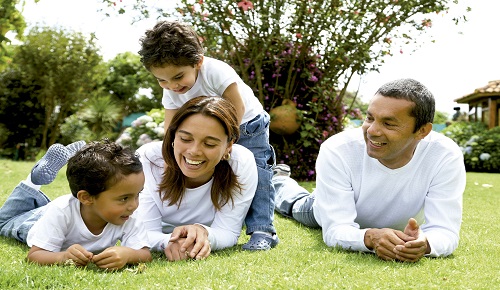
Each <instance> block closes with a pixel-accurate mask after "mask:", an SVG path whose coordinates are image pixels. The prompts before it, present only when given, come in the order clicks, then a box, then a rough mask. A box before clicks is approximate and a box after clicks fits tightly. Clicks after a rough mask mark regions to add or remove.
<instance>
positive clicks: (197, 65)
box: [195, 55, 205, 69]
mask: <svg viewBox="0 0 500 290" xmlns="http://www.w3.org/2000/svg"><path fill="white" fill-rule="evenodd" d="M204 58H205V57H204V56H203V55H201V58H200V61H199V62H198V63H197V64H196V66H195V68H196V69H200V68H201V65H202V64H203V59H204Z"/></svg>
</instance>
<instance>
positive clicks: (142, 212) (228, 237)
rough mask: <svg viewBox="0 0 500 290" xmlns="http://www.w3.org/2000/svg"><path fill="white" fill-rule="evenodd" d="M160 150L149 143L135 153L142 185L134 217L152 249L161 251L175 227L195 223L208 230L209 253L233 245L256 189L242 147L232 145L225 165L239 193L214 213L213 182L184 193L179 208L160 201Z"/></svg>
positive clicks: (252, 163)
mask: <svg viewBox="0 0 500 290" xmlns="http://www.w3.org/2000/svg"><path fill="white" fill-rule="evenodd" d="M161 149H162V142H151V143H148V144H145V145H143V146H141V147H140V148H139V149H138V150H137V152H138V153H139V154H140V158H141V162H142V165H143V168H144V175H145V177H146V182H145V184H144V190H143V191H142V193H141V195H140V199H139V208H138V209H137V210H136V211H135V213H134V215H135V216H136V217H137V218H138V219H139V220H141V221H142V222H143V223H144V226H145V227H146V229H147V231H148V237H149V239H150V242H151V246H152V249H153V250H156V251H162V250H163V249H164V247H165V246H166V245H167V244H168V241H169V240H170V233H171V232H172V230H173V228H175V227H176V226H181V225H188V224H195V223H196V224H202V225H204V226H205V228H206V229H207V230H208V239H209V241H210V244H211V248H212V249H213V250H217V249H223V248H227V247H231V246H234V245H236V243H237V242H238V237H239V236H240V233H241V228H242V226H243V221H244V219H245V216H246V214H247V212H248V209H249V207H250V204H251V203H252V199H253V197H254V195H255V190H256V188H257V180H258V176H257V165H256V164H255V159H254V157H253V154H252V152H250V150H248V149H246V148H245V147H243V146H240V145H237V144H234V145H233V147H232V152H231V159H230V160H229V164H230V166H231V168H232V169H233V171H234V173H235V174H236V176H237V177H238V181H239V182H240V184H242V187H243V190H242V192H241V193H240V192H239V191H238V192H237V193H235V195H234V206H233V205H232V203H231V202H228V203H227V204H225V205H224V206H223V207H222V208H221V210H220V211H216V210H215V207H214V206H213V204H212V200H211V197H210V190H211V187H212V182H213V179H212V180H210V181H209V182H208V183H206V184H204V185H202V186H200V187H197V188H189V189H186V192H185V194H184V196H183V198H182V202H181V204H180V205H179V206H178V205H177V204H175V205H172V206H169V205H168V202H167V201H165V202H163V201H162V200H161V199H160V194H159V191H158V184H159V183H160V181H161V177H162V174H163V171H164V161H163V158H162V154H161Z"/></svg>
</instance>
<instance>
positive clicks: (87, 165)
mask: <svg viewBox="0 0 500 290" xmlns="http://www.w3.org/2000/svg"><path fill="white" fill-rule="evenodd" d="M140 172H142V163H141V161H140V160H139V156H138V155H136V154H135V151H134V150H132V149H131V148H128V147H122V146H121V145H119V144H117V143H115V142H112V141H109V140H108V139H104V140H102V141H94V142H90V143H88V144H87V145H85V146H84V147H83V148H82V149H80V150H79V151H78V152H77V153H76V154H75V156H73V157H71V158H70V159H69V161H68V166H67V169H66V176H67V178H68V182H69V187H70V189H71V193H72V194H73V196H75V197H77V193H78V191H80V190H85V191H87V192H88V193H89V194H90V195H98V194H100V193H101V192H103V191H106V190H107V189H109V188H110V187H112V186H113V185H115V184H116V183H117V182H118V181H120V180H121V179H123V178H124V177H126V176H128V175H130V174H133V173H140Z"/></svg>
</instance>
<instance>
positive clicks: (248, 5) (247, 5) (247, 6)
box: [238, 0, 253, 11]
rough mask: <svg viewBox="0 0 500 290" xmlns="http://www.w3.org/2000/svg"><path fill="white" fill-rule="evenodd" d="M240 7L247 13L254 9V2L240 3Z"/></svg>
mask: <svg viewBox="0 0 500 290" xmlns="http://www.w3.org/2000/svg"><path fill="white" fill-rule="evenodd" d="M238 7H239V8H241V9H243V11H247V10H248V9H253V3H252V1H245V0H243V1H240V2H238Z"/></svg>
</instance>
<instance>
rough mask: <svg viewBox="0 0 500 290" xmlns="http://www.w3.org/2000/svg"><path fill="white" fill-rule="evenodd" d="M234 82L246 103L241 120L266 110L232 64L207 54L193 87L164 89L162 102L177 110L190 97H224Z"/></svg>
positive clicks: (246, 119) (247, 119)
mask: <svg viewBox="0 0 500 290" xmlns="http://www.w3.org/2000/svg"><path fill="white" fill-rule="evenodd" d="M233 83H236V84H237V85H238V90H239V92H240V95H241V98H242V99H243V103H244V104H245V114H244V115H243V120H242V122H241V123H242V124H244V123H246V122H248V121H250V120H252V119H253V118H255V117H256V116H257V115H259V114H260V113H262V111H263V110H264V109H263V107H262V104H261V103H260V102H259V99H257V98H256V97H255V95H254V93H253V91H252V89H251V88H250V87H249V86H248V85H247V84H245V82H243V80H242V79H241V78H240V76H239V75H238V74H237V73H236V71H235V70H234V69H233V68H232V67H231V66H230V65H228V64H227V63H225V62H223V61H220V60H217V59H214V58H211V57H207V56H205V57H204V59H203V64H202V65H201V68H200V70H199V71H198V77H197V79H196V82H195V84H194V85H193V87H192V88H191V89H190V90H189V91H187V92H186V93H185V94H177V93H174V92H172V91H170V90H163V99H162V104H163V107H164V108H165V109H170V110H176V109H179V108H180V107H182V105H184V104H185V103H186V102H187V101H189V100H190V99H193V98H196V97H200V96H207V97H215V96H217V97H222V94H223V93H224V91H225V90H226V89H227V87H228V86H229V85H231V84H233Z"/></svg>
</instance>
